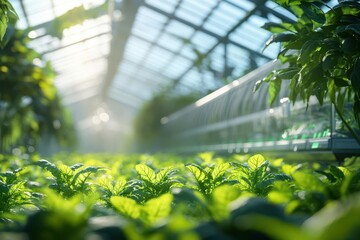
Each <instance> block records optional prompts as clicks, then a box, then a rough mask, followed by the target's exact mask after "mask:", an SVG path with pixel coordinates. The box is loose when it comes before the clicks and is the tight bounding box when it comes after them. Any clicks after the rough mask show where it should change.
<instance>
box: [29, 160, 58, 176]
mask: <svg viewBox="0 0 360 240" xmlns="http://www.w3.org/2000/svg"><path fill="white" fill-rule="evenodd" d="M35 164H36V165H38V166H40V167H42V168H44V169H46V170H48V171H49V172H51V174H52V175H53V176H54V177H56V178H60V176H61V171H60V169H59V168H58V167H57V166H56V165H55V164H53V163H51V162H49V161H47V160H45V159H41V160H39V161H37V162H36V163H35Z"/></svg>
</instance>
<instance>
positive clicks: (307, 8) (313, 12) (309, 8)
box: [300, 3, 326, 24]
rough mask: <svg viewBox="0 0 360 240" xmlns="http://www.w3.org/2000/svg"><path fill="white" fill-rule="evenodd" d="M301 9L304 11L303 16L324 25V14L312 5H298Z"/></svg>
mask: <svg viewBox="0 0 360 240" xmlns="http://www.w3.org/2000/svg"><path fill="white" fill-rule="evenodd" d="M300 7H301V9H302V10H303V11H304V14H305V15H306V16H307V17H308V18H310V19H311V20H313V21H315V22H317V23H320V24H324V23H325V21H326V18H325V13H324V12H323V11H322V10H321V8H319V7H318V6H316V5H314V4H307V3H303V4H301V5H300Z"/></svg>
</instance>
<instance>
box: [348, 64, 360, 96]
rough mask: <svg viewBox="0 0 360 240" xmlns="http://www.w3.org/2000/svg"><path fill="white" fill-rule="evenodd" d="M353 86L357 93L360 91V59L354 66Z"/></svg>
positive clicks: (351, 76)
mask: <svg viewBox="0 0 360 240" xmlns="http://www.w3.org/2000/svg"><path fill="white" fill-rule="evenodd" d="M350 81H351V86H352V87H353V89H354V91H355V92H359V91H360V58H358V59H357V60H356V62H355V64H354V68H353V70H352V73H351V75H350Z"/></svg>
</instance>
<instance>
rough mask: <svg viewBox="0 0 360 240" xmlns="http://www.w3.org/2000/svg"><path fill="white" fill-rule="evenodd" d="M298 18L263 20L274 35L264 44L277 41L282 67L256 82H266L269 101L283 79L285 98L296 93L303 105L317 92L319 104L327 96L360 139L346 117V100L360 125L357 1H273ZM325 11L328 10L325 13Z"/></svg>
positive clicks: (359, 11) (359, 8)
mask: <svg viewBox="0 0 360 240" xmlns="http://www.w3.org/2000/svg"><path fill="white" fill-rule="evenodd" d="M275 2H277V3H278V4H280V5H281V6H283V7H285V8H286V9H288V10H289V11H290V12H291V13H292V14H293V15H294V16H295V17H296V18H297V20H296V22H295V23H290V22H283V23H273V22H269V23H266V24H265V25H264V26H263V27H264V28H265V29H267V30H269V31H271V32H272V33H273V36H272V38H271V39H270V40H269V41H268V42H267V45H269V44H271V43H274V42H280V43H281V45H282V48H283V50H282V51H281V52H280V53H279V55H278V59H279V60H280V61H281V62H282V63H283V64H284V66H285V67H284V68H281V69H278V70H274V71H273V72H271V73H270V74H269V75H268V76H267V77H265V78H264V79H263V80H261V81H259V82H258V83H257V84H256V87H255V90H256V89H258V88H259V86H260V85H261V84H262V83H263V82H268V83H269V101H270V103H273V102H274V101H275V99H276V97H277V96H278V94H279V91H280V88H281V84H282V81H283V80H287V81H289V89H290V95H289V99H290V100H291V101H292V102H295V101H296V100H297V99H298V98H299V97H300V98H301V99H303V100H304V101H305V102H306V103H307V104H308V103H309V99H310V96H316V98H317V99H318V101H319V103H320V104H323V102H324V101H325V99H330V101H331V102H332V103H333V104H334V106H335V109H336V111H337V113H338V115H339V116H340V118H341V120H342V122H343V123H344V124H345V126H346V127H347V128H348V130H349V131H350V132H351V133H352V135H353V136H354V138H356V139H357V141H358V142H359V143H360V138H359V136H358V135H357V133H356V132H355V131H354V130H353V127H352V126H351V124H350V123H348V122H347V121H346V118H345V112H344V103H345V102H346V101H349V102H350V103H352V104H353V114H354V119H355V120H356V121H357V123H358V124H357V125H358V128H359V127H360V4H359V3H358V1H339V3H338V4H337V5H335V6H334V7H333V8H330V7H328V6H327V5H326V4H325V3H324V2H323V1H318V0H309V1H296V0H275ZM324 9H327V11H326V12H324Z"/></svg>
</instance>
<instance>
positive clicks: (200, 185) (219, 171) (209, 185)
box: [185, 163, 231, 195]
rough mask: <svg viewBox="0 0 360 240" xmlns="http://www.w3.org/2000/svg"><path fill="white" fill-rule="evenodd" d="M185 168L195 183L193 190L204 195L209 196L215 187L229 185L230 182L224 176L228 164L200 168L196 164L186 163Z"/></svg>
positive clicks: (228, 166)
mask: <svg viewBox="0 0 360 240" xmlns="http://www.w3.org/2000/svg"><path fill="white" fill-rule="evenodd" d="M185 167H186V168H187V169H188V170H189V171H190V172H191V174H192V175H193V177H194V179H195V181H196V187H195V189H196V190H198V191H199V192H201V193H202V194H204V195H210V194H211V193H212V191H213V190H214V189H215V188H216V187H217V186H220V185H222V184H226V183H231V180H229V179H228V178H227V177H226V176H225V172H226V170H228V169H229V168H230V164H229V163H217V164H214V165H213V166H208V167H202V166H201V165H199V164H196V163H187V164H185Z"/></svg>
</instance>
